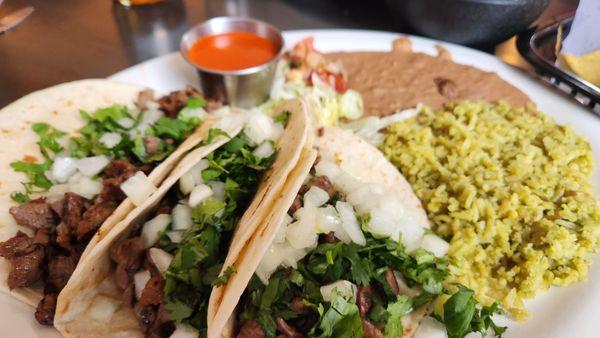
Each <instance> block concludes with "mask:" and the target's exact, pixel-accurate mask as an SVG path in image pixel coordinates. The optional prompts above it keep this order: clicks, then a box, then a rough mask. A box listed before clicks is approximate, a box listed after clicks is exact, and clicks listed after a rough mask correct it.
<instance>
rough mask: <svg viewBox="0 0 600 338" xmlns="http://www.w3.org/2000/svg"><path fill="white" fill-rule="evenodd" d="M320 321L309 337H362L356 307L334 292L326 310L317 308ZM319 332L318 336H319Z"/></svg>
mask: <svg viewBox="0 0 600 338" xmlns="http://www.w3.org/2000/svg"><path fill="white" fill-rule="evenodd" d="M319 315H320V321H319V324H318V325H317V326H315V328H314V330H313V331H311V333H310V335H311V336H313V337H318V338H323V337H357V338H358V337H362V336H363V328H362V322H361V319H360V314H359V312H358V306H356V304H354V303H353V302H352V301H350V300H347V299H345V298H344V297H343V296H342V295H341V294H340V293H338V292H336V291H335V290H334V292H333V299H332V300H331V303H330V304H329V307H328V308H327V310H325V308H324V306H323V305H320V306H319ZM319 332H320V334H319Z"/></svg>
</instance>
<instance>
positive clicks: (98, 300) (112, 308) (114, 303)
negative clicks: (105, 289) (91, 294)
mask: <svg viewBox="0 0 600 338" xmlns="http://www.w3.org/2000/svg"><path fill="white" fill-rule="evenodd" d="M120 306H121V302H120V301H118V300H116V299H113V298H110V297H106V296H103V295H97V296H96V297H95V298H94V301H93V302H92V305H90V307H89V310H88V315H89V316H90V317H91V318H92V319H94V320H97V321H99V322H102V323H108V322H109V321H110V319H111V318H112V316H113V314H115V312H117V310H118V309H119V307H120Z"/></svg>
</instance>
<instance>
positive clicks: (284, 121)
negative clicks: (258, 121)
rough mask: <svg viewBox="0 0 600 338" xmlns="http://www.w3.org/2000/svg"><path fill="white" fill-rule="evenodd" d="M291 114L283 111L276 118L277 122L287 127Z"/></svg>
mask: <svg viewBox="0 0 600 338" xmlns="http://www.w3.org/2000/svg"><path fill="white" fill-rule="evenodd" d="M290 115H291V113H290V112H289V111H287V110H285V111H282V112H281V113H280V114H279V115H277V116H275V119H274V120H275V122H277V123H281V124H283V126H284V127H285V126H287V123H288V120H289V119H290Z"/></svg>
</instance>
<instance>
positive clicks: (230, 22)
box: [180, 16, 284, 108]
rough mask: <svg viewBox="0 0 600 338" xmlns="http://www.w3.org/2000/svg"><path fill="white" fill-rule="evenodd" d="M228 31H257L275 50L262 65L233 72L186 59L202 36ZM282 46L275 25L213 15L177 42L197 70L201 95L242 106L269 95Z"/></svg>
mask: <svg viewBox="0 0 600 338" xmlns="http://www.w3.org/2000/svg"><path fill="white" fill-rule="evenodd" d="M228 32H250V33H254V34H257V35H259V36H262V37H264V38H266V39H269V40H270V41H271V42H273V43H274V44H275V47H276V48H277V50H278V52H277V54H276V55H275V57H273V59H271V60H270V61H269V62H267V63H265V64H262V65H259V66H256V67H252V68H246V69H242V70H234V71H222V70H215V69H208V68H204V67H200V66H198V65H196V64H194V63H193V62H191V60H190V59H189V58H188V51H189V49H190V48H191V47H192V45H193V44H194V42H196V41H198V39H200V38H201V37H203V36H207V35H213V34H221V33H228ZM283 47H284V41H283V36H282V35H281V32H280V31H279V30H278V29H277V28H275V27H274V26H272V25H270V24H268V23H266V22H263V21H259V20H255V19H249V18H238V17H226V16H223V17H217V18H212V19H210V20H207V21H205V22H203V23H201V24H199V25H196V26H194V27H192V28H191V29H190V30H188V31H187V32H186V33H185V34H184V35H183V36H182V37H181V43H180V51H181V54H182V55H183V57H184V58H185V60H186V61H187V62H188V63H189V64H191V65H192V66H193V67H194V68H196V70H197V71H198V75H199V76H200V85H201V87H202V91H203V93H204V95H205V96H206V97H207V98H211V99H214V100H218V101H221V102H224V103H229V104H231V105H234V106H237V107H242V108H250V107H254V106H256V105H258V104H260V103H261V102H263V101H264V100H265V99H266V98H267V97H268V95H269V91H270V90H271V85H272V84H273V77H274V75H275V68H276V65H277V61H278V60H279V58H280V57H281V55H282V54H283Z"/></svg>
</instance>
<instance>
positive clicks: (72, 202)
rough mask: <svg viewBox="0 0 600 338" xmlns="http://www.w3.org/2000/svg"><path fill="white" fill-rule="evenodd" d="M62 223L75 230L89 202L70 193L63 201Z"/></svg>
mask: <svg viewBox="0 0 600 338" xmlns="http://www.w3.org/2000/svg"><path fill="white" fill-rule="evenodd" d="M63 201H64V202H63V213H62V221H63V222H64V223H65V224H66V225H67V226H68V228H69V229H74V228H75V227H76V226H77V223H79V221H80V220H81V218H82V215H83V212H84V211H85V209H86V203H87V202H88V200H87V199H86V198H84V197H81V196H79V195H77V194H75V193H72V192H68V193H66V194H65V197H64V199H63Z"/></svg>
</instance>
